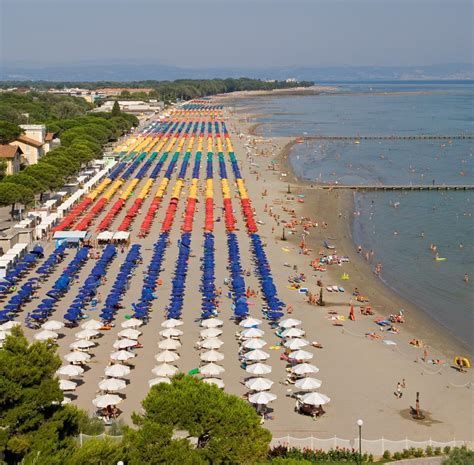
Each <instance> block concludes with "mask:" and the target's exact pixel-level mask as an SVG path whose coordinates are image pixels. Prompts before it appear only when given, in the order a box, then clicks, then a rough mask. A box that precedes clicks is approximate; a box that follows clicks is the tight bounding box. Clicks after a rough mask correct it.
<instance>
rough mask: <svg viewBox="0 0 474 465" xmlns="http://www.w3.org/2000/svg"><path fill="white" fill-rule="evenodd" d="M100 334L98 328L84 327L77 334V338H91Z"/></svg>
mask: <svg viewBox="0 0 474 465" xmlns="http://www.w3.org/2000/svg"><path fill="white" fill-rule="evenodd" d="M99 334H100V332H99V331H97V330H96V329H83V330H82V331H79V332H78V333H76V334H75V337H76V339H91V338H93V337H97V336H98V335H99Z"/></svg>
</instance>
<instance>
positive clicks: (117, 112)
mask: <svg viewBox="0 0 474 465" xmlns="http://www.w3.org/2000/svg"><path fill="white" fill-rule="evenodd" d="M121 113H122V112H121V111H120V105H119V103H118V102H117V100H115V102H114V106H113V107H112V117H115V116H120V114H121Z"/></svg>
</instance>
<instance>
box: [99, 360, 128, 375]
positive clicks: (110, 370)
mask: <svg viewBox="0 0 474 465" xmlns="http://www.w3.org/2000/svg"><path fill="white" fill-rule="evenodd" d="M105 374H106V375H107V376H112V377H114V378H122V377H123V376H127V375H128V374H130V367H128V366H127V365H121V364H120V363H117V364H116V365H111V366H109V367H107V368H106V369H105Z"/></svg>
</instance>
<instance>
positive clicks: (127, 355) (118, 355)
mask: <svg viewBox="0 0 474 465" xmlns="http://www.w3.org/2000/svg"><path fill="white" fill-rule="evenodd" d="M135 355H136V354H134V353H133V352H129V351H128V350H119V351H117V352H114V353H112V354H110V358H111V359H112V360H117V361H119V362H125V361H126V360H129V359H131V358H133V357H135Z"/></svg>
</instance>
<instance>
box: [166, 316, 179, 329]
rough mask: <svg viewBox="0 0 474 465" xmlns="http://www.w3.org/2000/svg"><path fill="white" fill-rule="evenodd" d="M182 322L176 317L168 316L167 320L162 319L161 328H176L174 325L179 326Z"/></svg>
mask: <svg viewBox="0 0 474 465" xmlns="http://www.w3.org/2000/svg"><path fill="white" fill-rule="evenodd" d="M182 324H183V322H182V321H181V320H177V319H176V318H170V319H169V320H165V321H163V323H161V326H162V327H163V328H176V326H181V325H182Z"/></svg>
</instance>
